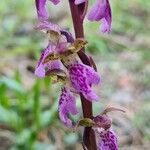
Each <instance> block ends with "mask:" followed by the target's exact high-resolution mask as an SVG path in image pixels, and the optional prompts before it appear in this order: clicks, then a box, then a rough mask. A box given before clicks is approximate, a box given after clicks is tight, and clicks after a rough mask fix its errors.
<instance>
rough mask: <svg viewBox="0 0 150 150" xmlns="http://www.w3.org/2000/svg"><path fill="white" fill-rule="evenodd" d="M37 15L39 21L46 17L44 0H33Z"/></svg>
mask: <svg viewBox="0 0 150 150" xmlns="http://www.w3.org/2000/svg"><path fill="white" fill-rule="evenodd" d="M35 4H36V9H37V15H38V18H39V20H40V21H43V20H47V19H48V13H47V10H46V0H35Z"/></svg>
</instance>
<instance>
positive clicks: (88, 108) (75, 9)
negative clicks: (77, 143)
mask: <svg viewBox="0 0 150 150" xmlns="http://www.w3.org/2000/svg"><path fill="white" fill-rule="evenodd" d="M69 4H70V10H71V15H72V20H73V25H74V30H75V36H76V38H84V30H83V20H84V17H85V14H86V10H87V6H88V2H87V3H83V4H80V5H75V4H74V0H69ZM84 51H85V50H84V48H83V49H82V50H80V51H79V52H78V55H79V57H80V59H81V60H82V62H83V63H84V64H86V65H89V66H90V61H89V58H88V57H85V54H84ZM80 97H81V103H82V110H83V116H84V118H92V117H93V111H92V103H91V102H90V101H88V100H86V99H85V98H84V96H83V95H82V94H80ZM83 145H85V146H86V148H87V149H88V150H96V149H97V148H96V140H95V133H94V131H93V129H92V128H91V127H85V129H84V134H83Z"/></svg>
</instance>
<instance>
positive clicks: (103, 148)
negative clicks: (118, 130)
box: [97, 130, 118, 150]
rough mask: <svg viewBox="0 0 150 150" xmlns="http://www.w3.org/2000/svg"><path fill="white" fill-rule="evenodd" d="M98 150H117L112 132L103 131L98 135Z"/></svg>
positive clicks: (115, 138)
mask: <svg viewBox="0 0 150 150" xmlns="http://www.w3.org/2000/svg"><path fill="white" fill-rule="evenodd" d="M98 136H99V139H98V141H97V147H98V150H118V146H117V137H116V135H115V133H114V132H113V131H110V130H104V131H101V132H99V133H98Z"/></svg>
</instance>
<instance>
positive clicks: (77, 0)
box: [74, 0, 87, 5]
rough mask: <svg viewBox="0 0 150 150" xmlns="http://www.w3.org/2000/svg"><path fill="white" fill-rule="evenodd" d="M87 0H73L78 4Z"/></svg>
mask: <svg viewBox="0 0 150 150" xmlns="http://www.w3.org/2000/svg"><path fill="white" fill-rule="evenodd" d="M86 1H87V0H75V2H74V3H75V4H76V5H79V4H81V3H84V2H86Z"/></svg>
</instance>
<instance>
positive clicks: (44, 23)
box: [36, 21, 61, 33]
mask: <svg viewBox="0 0 150 150" xmlns="http://www.w3.org/2000/svg"><path fill="white" fill-rule="evenodd" d="M36 29H40V30H52V31H55V32H58V33H60V29H61V28H60V27H59V26H58V25H57V24H53V23H51V22H47V21H42V22H40V23H39V24H38V25H37V26H36Z"/></svg>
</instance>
